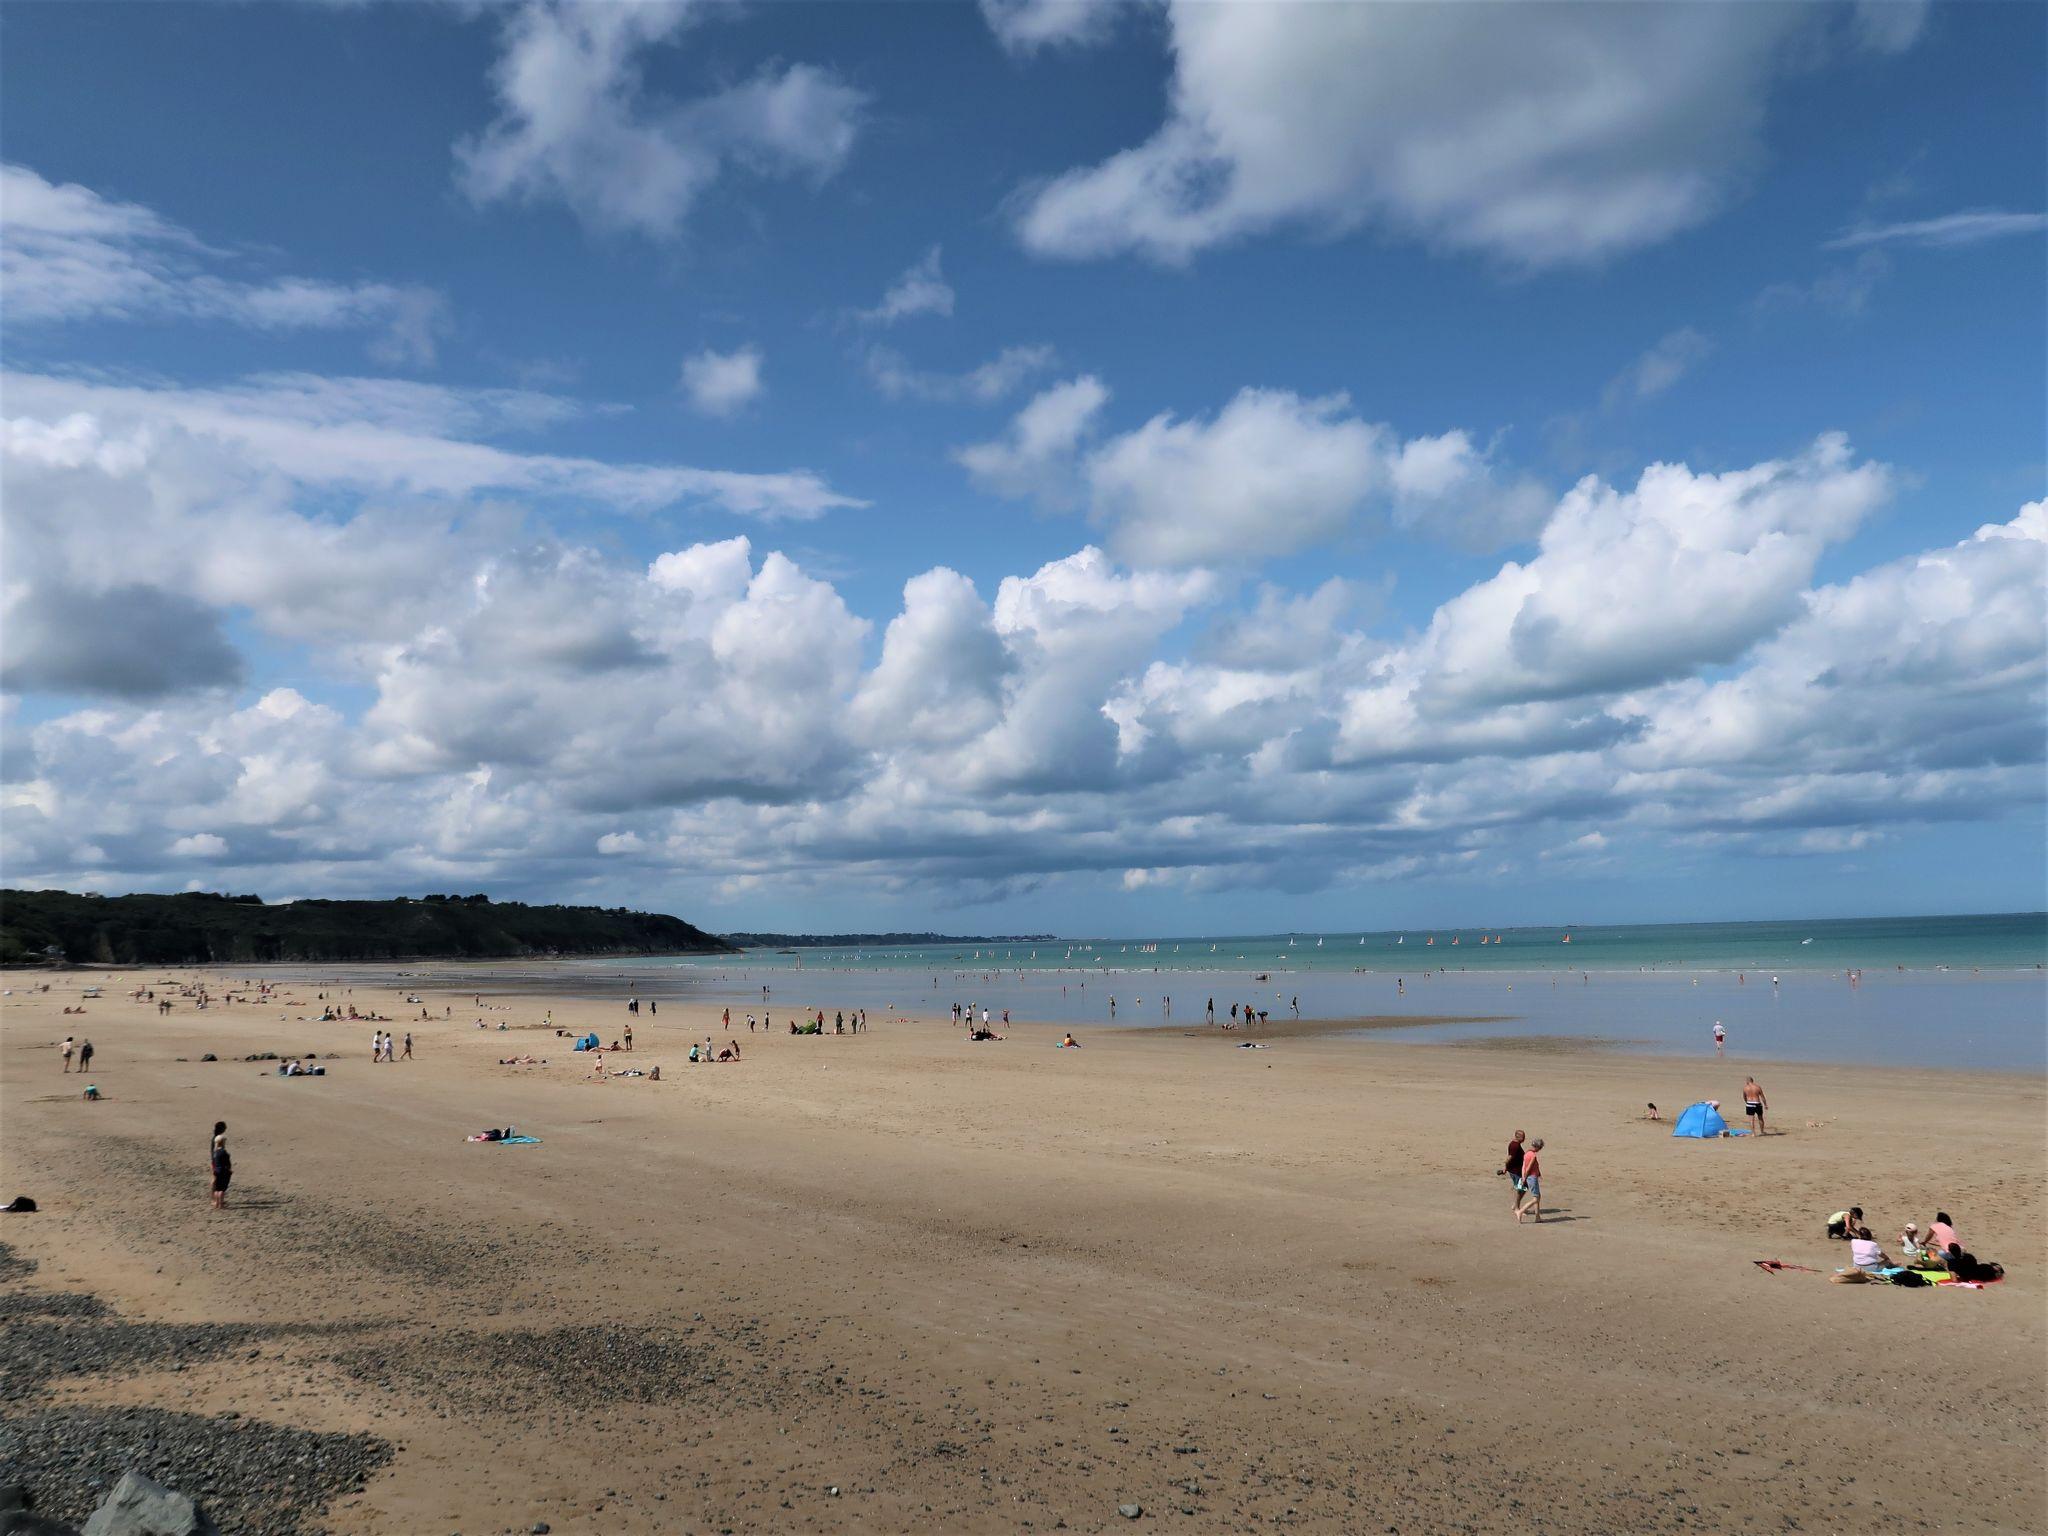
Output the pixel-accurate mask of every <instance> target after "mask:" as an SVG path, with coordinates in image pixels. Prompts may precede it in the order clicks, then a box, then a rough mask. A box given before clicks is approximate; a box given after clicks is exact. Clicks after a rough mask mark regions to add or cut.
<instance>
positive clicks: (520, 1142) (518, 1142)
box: [492, 1136, 540, 1147]
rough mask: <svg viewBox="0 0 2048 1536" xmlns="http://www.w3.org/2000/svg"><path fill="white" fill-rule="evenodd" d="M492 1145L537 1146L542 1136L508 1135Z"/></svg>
mask: <svg viewBox="0 0 2048 1536" xmlns="http://www.w3.org/2000/svg"><path fill="white" fill-rule="evenodd" d="M492 1145H494V1146H500V1147H537V1146H539V1145H540V1138H539V1137H538V1136H507V1137H505V1138H504V1140H502V1141H498V1142H494V1143H492Z"/></svg>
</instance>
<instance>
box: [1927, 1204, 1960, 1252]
mask: <svg viewBox="0 0 2048 1536" xmlns="http://www.w3.org/2000/svg"><path fill="white" fill-rule="evenodd" d="M1961 1241H1962V1239H1961V1238H1959V1237H1957V1236H1956V1229H1955V1227H1954V1225H1953V1224H1951V1223H1950V1221H1949V1219H1948V1212H1947V1211H1936V1212H1935V1213H1934V1221H1933V1224H1932V1225H1930V1226H1929V1227H1928V1229H1927V1245H1928V1247H1929V1248H1930V1249H1932V1250H1933V1251H1934V1252H1935V1253H1936V1254H1943V1253H1947V1252H1948V1245H1949V1244H1950V1243H1960V1242H1961Z"/></svg>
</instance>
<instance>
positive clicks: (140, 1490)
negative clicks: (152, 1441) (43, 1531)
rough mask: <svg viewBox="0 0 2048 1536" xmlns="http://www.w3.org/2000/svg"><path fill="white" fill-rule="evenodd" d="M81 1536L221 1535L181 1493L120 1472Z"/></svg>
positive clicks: (137, 1475)
mask: <svg viewBox="0 0 2048 1536" xmlns="http://www.w3.org/2000/svg"><path fill="white" fill-rule="evenodd" d="M83 1536H220V1530H219V1527H217V1526H216V1525H215V1524H214V1523H213V1522H212V1521H211V1520H209V1519H207V1518H206V1516H205V1514H204V1513H202V1512H201V1510H200V1508H199V1506H198V1505H197V1504H195V1503H193V1502H192V1500H191V1499H189V1498H187V1497H186V1496H185V1495H184V1494H182V1493H179V1492H177V1491H175V1490H174V1489H170V1488H166V1487H164V1486H163V1485H162V1484H161V1483H154V1482H151V1481H150V1480H149V1479H148V1478H146V1477H144V1476H143V1475H142V1474H141V1473H139V1472H123V1473H122V1474H121V1481H120V1482H118V1483H116V1484H115V1485H114V1491H113V1492H112V1493H110V1494H108V1495H107V1497H106V1501H105V1502H104V1503H102V1504H101V1505H100V1507H99V1508H98V1509H96V1510H94V1511H93V1513H92V1518H91V1519H90V1520H88V1521H86V1522H85V1530H84V1532H83Z"/></svg>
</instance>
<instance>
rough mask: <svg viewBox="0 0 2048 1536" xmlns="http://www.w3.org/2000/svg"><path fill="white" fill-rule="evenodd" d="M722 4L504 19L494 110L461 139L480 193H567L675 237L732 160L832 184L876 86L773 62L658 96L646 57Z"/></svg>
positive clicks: (541, 9) (599, 218)
mask: <svg viewBox="0 0 2048 1536" xmlns="http://www.w3.org/2000/svg"><path fill="white" fill-rule="evenodd" d="M707 13H708V14H716V12H715V9H714V8H712V7H708V6H700V5H695V4H691V3H687V0H680V3H679V0H640V3H633V4H618V5H578V4H564V3H556V0H528V3H526V4H522V5H520V6H519V7H518V8H517V9H515V10H511V11H509V12H508V13H507V15H506V20H505V23H504V51H503V52H502V54H501V55H500V56H499V59H498V62H497V65H496V67H495V68H494V69H493V70H492V76H491V83H492V88H493V90H494V92H495V94H496V96H497V100H498V116H497V118H496V120H495V121H494V122H492V123H491V125H490V126H489V127H488V128H486V129H485V130H483V131H482V132H481V133H479V134H476V135H475V136H473V137H471V138H467V139H465V140H463V141H462V142H461V143H460V144H458V145H457V146H456V151H455V154H456V162H457V170H458V180H459V182H460V184H461V186H462V188H463V190H464V191H465V192H467V193H468V194H469V196H470V197H471V198H472V199H474V200H475V201H476V202H479V203H490V202H497V201H502V200H506V199H512V200H520V201H527V202H534V201H559V202H561V203H564V204H566V205H567V206H568V208H569V209H570V211H571V212H573V213H574V214H575V215H576V216H577V218H579V219H580V220H582V221H583V223H584V224H586V225H587V226H589V227H590V228H592V229H594V230H597V231H600V232H604V233H629V234H638V235H644V236H647V237H649V238H653V239H663V240H666V239H673V238H675V237H676V236H677V235H679V234H680V233H681V231H682V228H683V224H684V221H685V220H686V219H687V218H688V216H689V214H690V211H691V209H692V208H693V207H694V206H695V204H696V202H697V200H698V199H699V198H700V197H701V196H703V194H704V193H705V192H706V191H707V190H708V189H709V188H710V187H711V186H712V185H713V184H714V183H715V182H717V181H718V180H719V178H720V177H722V176H724V175H726V174H727V173H728V172H729V171H730V170H731V169H732V168H734V167H736V166H737V167H742V168H745V169H747V170H750V171H753V172H754V173H756V174H759V175H771V176H791V175H796V176H806V177H810V178H812V179H814V180H823V179H824V178H826V177H829V176H831V175H832V174H833V173H834V172H836V171H837V170H838V169H839V168H840V166H842V165H843V164H844V163H845V161H846V157H847V155H848V154H849V153H851V151H852V149H853V144H854V140H855V138H856V137H857V136H858V133H859V128H860V120H861V115H862V112H863V110H864V108H865V106H866V104H867V98H866V96H865V95H864V94H863V93H861V92H860V91H858V90H855V89H854V88H853V87H852V86H849V85H847V84H846V83H845V82H844V81H842V80H841V79H839V77H838V76H836V75H835V74H833V73H832V72H831V71H830V70H827V69H821V68H819V67H817V66H816V65H810V64H791V65H787V66H771V67H769V68H766V69H764V70H762V71H761V72H760V73H759V74H758V75H756V76H755V77H754V78H752V79H750V80H746V81H743V82H741V83H739V84H737V85H732V86H729V87H727V88H725V89H723V90H721V91H718V92H716V93H714V94H711V95H707V96H703V97H699V98H696V99H694V100H689V101H681V102H675V101H661V100H656V99H649V98H648V97H647V96H646V95H645V93H644V91H643V81H642V72H641V71H642V56H643V55H644V54H645V53H646V52H647V50H649V49H650V48H653V47H655V46H657V45H659V44H664V43H670V42H673V41H675V40H676V39H677V38H678V37H679V36H681V35H682V33H683V32H684V31H685V30H686V29H687V28H688V27H689V26H690V25H691V24H692V23H693V22H694V21H695V20H696V19H697V18H698V16H699V15H701V14H707Z"/></svg>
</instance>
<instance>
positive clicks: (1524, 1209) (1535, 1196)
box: [1515, 1136, 1543, 1226]
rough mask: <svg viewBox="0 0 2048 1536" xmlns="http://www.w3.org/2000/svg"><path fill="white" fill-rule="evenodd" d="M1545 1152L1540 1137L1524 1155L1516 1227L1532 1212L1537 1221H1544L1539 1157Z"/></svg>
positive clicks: (1516, 1205)
mask: <svg viewBox="0 0 2048 1536" xmlns="http://www.w3.org/2000/svg"><path fill="white" fill-rule="evenodd" d="M1542 1150H1543V1138H1542V1137H1541V1136H1538V1137H1537V1138H1536V1139H1535V1140H1534V1141H1532V1142H1530V1143H1529V1150H1528V1151H1526V1152H1524V1153H1523V1154H1522V1197H1521V1199H1519V1200H1517V1201H1516V1202H1515V1225H1516V1226H1520V1225H1521V1224H1522V1218H1523V1217H1524V1216H1526V1215H1528V1214H1529V1213H1530V1212H1531V1211H1534V1212H1535V1213H1536V1219H1537V1220H1538V1221H1541V1220H1542V1219H1543V1164H1542V1159H1541V1158H1539V1157H1538V1156H1537V1154H1538V1153H1539V1152H1541V1151H1542Z"/></svg>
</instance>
